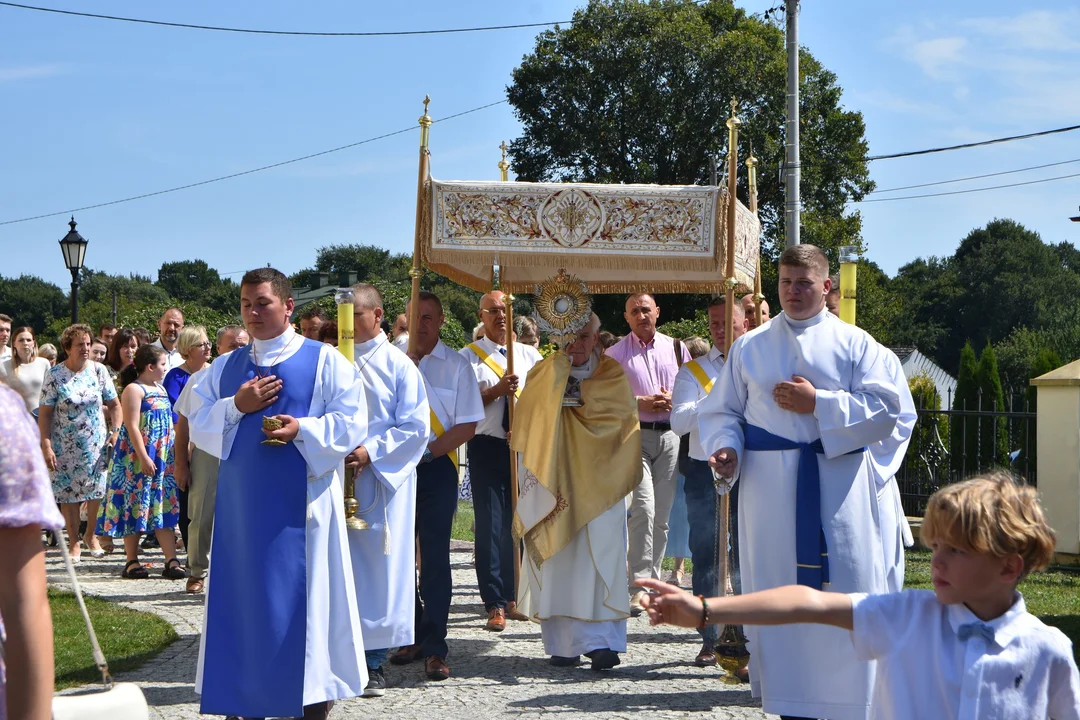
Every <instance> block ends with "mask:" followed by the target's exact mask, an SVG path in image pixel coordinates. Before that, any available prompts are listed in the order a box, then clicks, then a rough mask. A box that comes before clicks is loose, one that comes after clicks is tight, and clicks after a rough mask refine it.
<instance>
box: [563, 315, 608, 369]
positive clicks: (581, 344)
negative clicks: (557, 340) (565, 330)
mask: <svg viewBox="0 0 1080 720" xmlns="http://www.w3.org/2000/svg"><path fill="white" fill-rule="evenodd" d="M591 325H592V323H590V326H591ZM599 341H600V339H599V333H598V332H597V331H595V330H592V329H591V328H590V327H587V328H585V329H584V330H582V331H581V332H579V333H578V334H577V339H576V340H574V342H572V343H570V345H569V346H568V347H567V348H566V354H567V355H569V356H570V362H572V363H573V364H574V365H575V366H577V365H584V364H585V363H587V362H589V357H590V356H592V354H593V350H595V349H596V343H598V342H599Z"/></svg>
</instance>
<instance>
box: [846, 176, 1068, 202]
mask: <svg viewBox="0 0 1080 720" xmlns="http://www.w3.org/2000/svg"><path fill="white" fill-rule="evenodd" d="M1075 177H1080V173H1074V174H1072V175H1060V176H1058V177H1052V178H1043V179H1042V180H1028V181H1027V182H1019V183H1009V184H1008V185H992V186H990V187H983V188H971V189H970V190H953V191H951V192H942V193H927V194H925V195H904V196H902V197H887V198H871V199H869V200H853V201H852V202H853V203H872V202H891V201H893V200H918V199H919V198H932V197H944V196H946V195H965V194H967V193H976V192H986V191H987V190H1001V189H1003V188H1013V187H1021V186H1023V185H1038V184H1039V183H1048V182H1054V181H1055V180H1068V179H1069V178H1075Z"/></svg>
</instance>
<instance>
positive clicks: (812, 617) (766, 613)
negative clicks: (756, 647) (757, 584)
mask: <svg viewBox="0 0 1080 720" xmlns="http://www.w3.org/2000/svg"><path fill="white" fill-rule="evenodd" d="M637 584H638V585H640V586H641V587H643V588H648V589H649V590H652V591H654V592H655V593H656V594H655V595H646V596H645V597H644V598H643V599H642V605H644V606H645V609H646V610H647V611H648V613H649V621H650V622H651V623H652V624H653V625H659V624H661V623H667V624H668V625H681V626H682V627H699V626H700V625H701V618H702V607H701V600H699V599H698V598H697V596H696V595H691V594H690V593H688V592H686V591H685V590H680V589H679V588H677V587H675V586H674V585H668V584H667V583H663V582H660V581H659V580H638V581H637ZM705 602H706V603H707V604H708V614H709V624H711V625H789V624H791V623H817V624H819V625H835V626H836V627H839V628H844V629H845V630H851V629H852V625H853V622H854V621H853V617H852V616H853V612H852V608H851V598H850V597H848V596H847V595H845V594H843V593H831V592H821V591H820V590H814V589H812V588H808V587H805V586H803V585H788V586H786V587H779V588H774V589H772V590H763V591H761V592H756V593H750V594H748V595H736V596H733V597H723V598H718V597H714V598H707V599H706V601H705Z"/></svg>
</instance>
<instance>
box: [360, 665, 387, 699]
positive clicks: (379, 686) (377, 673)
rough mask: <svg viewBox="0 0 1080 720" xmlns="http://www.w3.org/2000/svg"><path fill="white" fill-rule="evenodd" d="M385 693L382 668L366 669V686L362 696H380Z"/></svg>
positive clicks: (384, 679) (384, 677)
mask: <svg viewBox="0 0 1080 720" xmlns="http://www.w3.org/2000/svg"><path fill="white" fill-rule="evenodd" d="M385 694H386V675H385V674H384V673H383V670H382V668H375V669H374V670H368V681H367V687H365V688H364V695H363V697H366V698H372V697H382V696H383V695H385Z"/></svg>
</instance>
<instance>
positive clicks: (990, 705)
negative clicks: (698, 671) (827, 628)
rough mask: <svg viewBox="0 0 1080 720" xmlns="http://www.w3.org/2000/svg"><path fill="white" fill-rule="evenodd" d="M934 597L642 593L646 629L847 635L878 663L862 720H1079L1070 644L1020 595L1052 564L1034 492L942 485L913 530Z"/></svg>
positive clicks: (982, 479)
mask: <svg viewBox="0 0 1080 720" xmlns="http://www.w3.org/2000/svg"><path fill="white" fill-rule="evenodd" d="M922 539H923V542H924V543H925V544H926V545H928V546H929V547H930V548H931V549H932V550H933V553H934V554H933V562H932V564H931V568H932V573H933V583H934V591H933V592H930V591H929V590H909V591H906V592H898V593H889V594H885V595H864V594H858V593H857V594H851V595H845V594H842V593H831V592H822V591H819V590H814V589H811V588H809V587H805V586H800V585H790V586H787V587H781V588H775V589H772V590H766V591H763V592H758V593H751V594H749V595H742V596H738V597H727V598H709V599H705V598H703V597H701V596H697V597H695V596H693V595H690V594H689V593H686V592H683V591H682V590H679V589H678V588H676V587H674V586H671V585H666V584H664V583H661V582H658V581H656V580H642V581H640V583H639V584H641V585H642V586H643V587H647V588H650V589H652V590H655V591H657V592H658V593H659V594H657V595H652V596H649V597H648V601H647V603H648V604H647V610H648V612H649V618H650V620H651V621H652V623H653V624H658V623H669V624H672V625H682V626H684V627H703V626H704V625H706V624H711V623H716V624H735V623H746V624H748V625H785V624H789V623H819V624H824V625H834V626H836V627H840V628H845V629H847V630H850V631H851V641H852V643H853V644H854V646H855V651H856V653H857V654H858V655H859V656H860V658H862V659H864V660H867V661H875V660H876V661H877V663H878V666H877V678H876V681H875V685H874V694H873V699H872V702H871V717H873V718H881V719H882V720H885V719H888V720H891V719H893V718H896V719H898V720H899V719H900V718H961V719H967V718H970V719H971V720H975V719H976V718H990V717H992V718H1001V719H1002V720H1012V719H1013V718H1015V719H1016V720H1021V719H1022V720H1031V718H1054V720H1069V719H1074V718H1080V675H1078V673H1077V668H1076V663H1075V662H1074V660H1073V652H1072V643H1071V642H1070V641H1069V639H1068V638H1067V637H1066V636H1065V635H1064V633H1062V632H1061V631H1060V630H1058V629H1057V628H1053V627H1049V626H1047V625H1044V624H1043V623H1042V622H1041V621H1040V620H1039V619H1038V618H1036V617H1035V616H1034V615H1030V614H1029V613H1028V612H1027V610H1026V609H1025V606H1024V599H1023V597H1021V595H1020V593H1019V592H1017V590H1016V586H1017V584H1018V583H1019V582H1020V581H1021V580H1023V579H1024V577H1026V576H1027V575H1028V573H1030V572H1034V571H1037V570H1041V569H1043V568H1045V567H1046V566H1047V565H1048V564H1049V563H1050V560H1051V559H1052V558H1053V554H1054V532H1053V530H1051V529H1050V527H1049V526H1048V525H1047V524H1046V519H1045V518H1044V516H1043V511H1042V508H1041V507H1040V506H1039V504H1038V501H1037V496H1036V493H1035V490H1034V489H1033V488H1031V487H1027V486H1023V485H1019V484H1017V483H1016V482H1015V481H1014V480H1013V478H1012V477H1011V476H1009V475H1007V474H1005V473H992V474H989V475H983V476H979V477H975V478H972V479H970V480H967V481H965V482H961V483H957V484H955V485H949V486H947V487H944V488H942V489H941V490H938V491H937V492H936V493H934V495H933V497H931V498H930V501H929V505H928V507H927V509H926V516H925V518H924V519H923V525H922Z"/></svg>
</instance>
